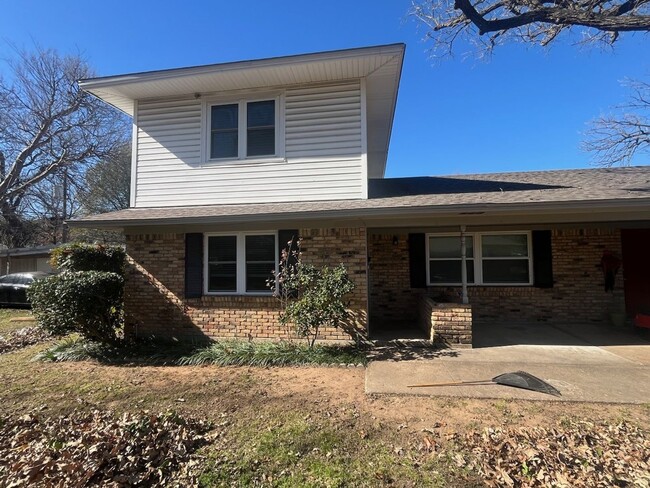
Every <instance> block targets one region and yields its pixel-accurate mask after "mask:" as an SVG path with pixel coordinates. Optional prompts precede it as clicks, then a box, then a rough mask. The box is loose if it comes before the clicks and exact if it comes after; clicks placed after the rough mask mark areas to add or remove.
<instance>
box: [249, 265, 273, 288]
mask: <svg viewBox="0 0 650 488" xmlns="http://www.w3.org/2000/svg"><path fill="white" fill-rule="evenodd" d="M274 267H275V261H268V262H260V263H246V291H270V288H269V287H268V286H267V285H266V282H267V280H268V279H270V278H273V273H272V272H273V269H274Z"/></svg>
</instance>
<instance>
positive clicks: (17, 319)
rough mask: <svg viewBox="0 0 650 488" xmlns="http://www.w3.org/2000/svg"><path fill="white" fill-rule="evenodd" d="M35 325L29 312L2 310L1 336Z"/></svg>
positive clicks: (10, 309)
mask: <svg viewBox="0 0 650 488" xmlns="http://www.w3.org/2000/svg"><path fill="white" fill-rule="evenodd" d="M33 325H36V321H35V320H34V319H33V316H32V313H31V312H30V311H29V310H25V309H14V308H0V335H2V334H5V333H7V332H11V331H14V330H18V329H22V328H23V327H30V326H33Z"/></svg>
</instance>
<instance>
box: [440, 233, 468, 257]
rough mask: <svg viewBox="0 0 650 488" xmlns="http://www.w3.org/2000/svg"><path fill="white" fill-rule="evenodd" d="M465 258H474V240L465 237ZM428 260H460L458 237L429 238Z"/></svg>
mask: <svg viewBox="0 0 650 488" xmlns="http://www.w3.org/2000/svg"><path fill="white" fill-rule="evenodd" d="M465 248H466V256H467V257H468V258H472V257H474V240H473V239H472V237H471V236H465ZM429 257H430V258H460V236H431V237H429Z"/></svg>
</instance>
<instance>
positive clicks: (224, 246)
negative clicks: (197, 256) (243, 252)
mask: <svg viewBox="0 0 650 488" xmlns="http://www.w3.org/2000/svg"><path fill="white" fill-rule="evenodd" d="M208 261H210V262H213V261H237V236H210V237H209V238H208Z"/></svg>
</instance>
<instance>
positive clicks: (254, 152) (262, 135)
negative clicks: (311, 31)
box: [246, 128, 275, 156]
mask: <svg viewBox="0 0 650 488" xmlns="http://www.w3.org/2000/svg"><path fill="white" fill-rule="evenodd" d="M246 147H247V149H246V154H247V155H248V156H272V155H274V154H275V129H274V128H270V129H248V136H247V138H246Z"/></svg>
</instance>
